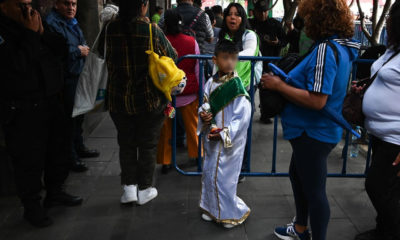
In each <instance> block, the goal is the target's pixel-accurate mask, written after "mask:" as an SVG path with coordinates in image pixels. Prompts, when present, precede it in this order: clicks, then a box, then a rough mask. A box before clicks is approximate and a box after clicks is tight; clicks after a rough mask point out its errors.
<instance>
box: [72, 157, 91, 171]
mask: <svg viewBox="0 0 400 240" xmlns="http://www.w3.org/2000/svg"><path fill="white" fill-rule="evenodd" d="M87 170H89V168H88V167H87V166H86V163H84V162H83V161H82V160H80V159H76V160H75V161H73V163H72V166H71V171H73V172H86V171H87Z"/></svg>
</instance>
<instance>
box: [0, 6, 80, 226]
mask: <svg viewBox="0 0 400 240" xmlns="http://www.w3.org/2000/svg"><path fill="white" fill-rule="evenodd" d="M31 1H32V0H0V123H1V127H2V128H3V130H4V134H5V142H6V148H7V151H8V153H9V155H10V156H11V157H12V160H13V166H14V170H15V181H16V185H17V192H18V196H19V198H20V199H21V201H22V204H23V206H24V218H25V219H26V220H27V221H29V222H30V223H31V224H32V225H34V226H37V227H46V226H49V225H51V224H52V220H51V219H50V218H49V217H48V216H47V214H46V211H45V209H44V207H51V206H54V205H68V206H75V205H80V204H81V203H82V198H80V197H75V196H71V195H69V194H67V193H66V192H65V191H64V190H63V184H64V181H65V180H66V178H67V176H68V172H69V168H70V165H71V163H70V161H69V159H68V158H66V154H67V150H68V149H67V148H68V145H67V144H66V143H65V142H66V127H65V124H66V119H67V118H66V117H65V114H64V107H63V103H62V101H61V99H62V98H61V96H60V93H61V92H62V90H63V89H62V88H63V85H64V82H63V81H64V80H63V64H62V59H63V58H64V57H65V56H66V55H67V51H66V43H65V41H64V40H63V39H62V38H60V37H59V36H57V35H54V34H50V33H49V32H48V31H45V30H44V28H43V25H42V22H41V17H40V15H39V13H38V12H37V11H36V10H33V9H32V6H31ZM42 177H43V180H44V181H43V182H44V187H45V189H46V198H45V200H44V202H43V205H42V203H41V201H40V200H41V197H40V192H41V190H42V188H43V186H42V185H43V184H42Z"/></svg>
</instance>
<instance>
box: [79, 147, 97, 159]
mask: <svg viewBox="0 0 400 240" xmlns="http://www.w3.org/2000/svg"><path fill="white" fill-rule="evenodd" d="M77 153H78V156H79V157H80V158H96V157H99V156H100V152H99V151H98V150H96V149H89V148H87V147H86V146H82V147H80V148H79V150H78V151H77Z"/></svg>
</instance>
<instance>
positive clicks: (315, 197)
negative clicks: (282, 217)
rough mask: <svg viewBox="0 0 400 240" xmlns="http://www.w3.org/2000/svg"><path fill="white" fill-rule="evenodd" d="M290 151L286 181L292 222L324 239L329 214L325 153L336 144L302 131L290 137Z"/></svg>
mask: <svg viewBox="0 0 400 240" xmlns="http://www.w3.org/2000/svg"><path fill="white" fill-rule="evenodd" d="M290 143H291V145H292V149H293V154H292V160H291V163H290V170H289V174H290V181H291V182H292V188H293V193H294V200H295V203H296V223H297V224H299V225H302V226H307V223H308V216H310V223H311V228H312V238H313V240H325V239H326V232H327V228H328V222H329V217H330V209H329V202H328V198H327V196H326V176H327V157H328V155H329V153H330V152H331V151H332V149H333V148H334V147H335V146H336V144H331V143H324V142H320V141H318V140H315V139H313V138H310V137H308V136H307V135H306V134H303V135H302V136H301V137H298V138H296V139H293V140H290Z"/></svg>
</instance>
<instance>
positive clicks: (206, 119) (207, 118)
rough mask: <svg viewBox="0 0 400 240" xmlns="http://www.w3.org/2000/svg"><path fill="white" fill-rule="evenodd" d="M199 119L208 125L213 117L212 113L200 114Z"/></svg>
mask: <svg viewBox="0 0 400 240" xmlns="http://www.w3.org/2000/svg"><path fill="white" fill-rule="evenodd" d="M200 118H201V121H203V123H205V124H208V125H209V124H210V123H211V120H212V118H213V115H212V113H207V112H200Z"/></svg>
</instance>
